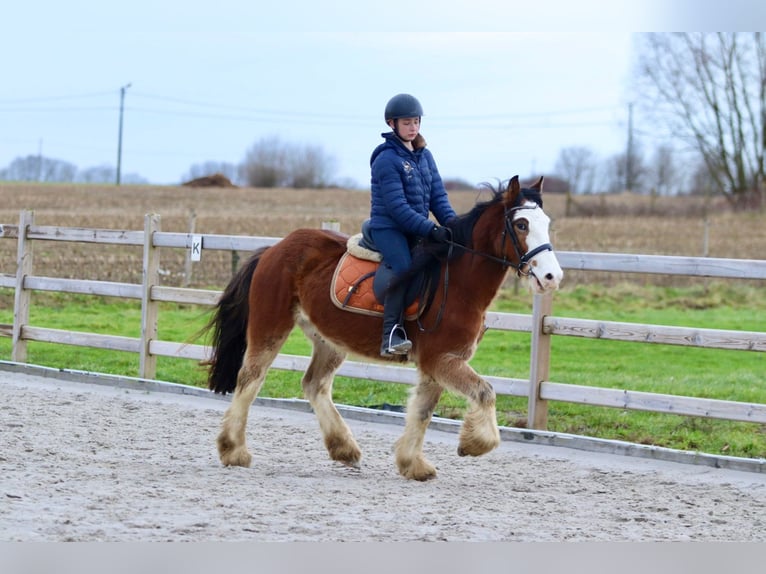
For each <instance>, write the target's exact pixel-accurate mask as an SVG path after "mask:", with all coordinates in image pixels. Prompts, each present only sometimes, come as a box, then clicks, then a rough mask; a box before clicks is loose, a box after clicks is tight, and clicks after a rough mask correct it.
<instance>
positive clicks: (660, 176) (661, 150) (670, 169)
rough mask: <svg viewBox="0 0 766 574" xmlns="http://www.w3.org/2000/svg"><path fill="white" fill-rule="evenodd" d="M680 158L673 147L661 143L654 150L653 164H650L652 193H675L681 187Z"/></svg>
mask: <svg viewBox="0 0 766 574" xmlns="http://www.w3.org/2000/svg"><path fill="white" fill-rule="evenodd" d="M677 166H678V160H677V158H676V156H675V153H674V151H673V148H672V147H670V146H669V145H661V146H659V147H658V148H657V149H655V150H654V155H653V156H652V159H651V164H650V165H649V166H648V171H649V174H650V184H651V187H652V193H656V194H657V195H674V194H676V193H678V191H679V187H680V183H681V182H680V177H679V171H678V169H677Z"/></svg>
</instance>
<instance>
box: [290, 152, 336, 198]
mask: <svg viewBox="0 0 766 574" xmlns="http://www.w3.org/2000/svg"><path fill="white" fill-rule="evenodd" d="M287 165H288V181H287V184H288V185H289V186H290V187H294V188H296V189H300V188H312V187H314V188H322V187H328V186H329V185H330V180H331V178H332V175H333V172H334V171H335V160H334V159H333V158H331V157H329V156H327V155H326V154H325V153H324V151H323V150H322V148H321V147H319V146H309V145H307V146H304V147H294V148H293V149H292V153H290V154H288V156H287Z"/></svg>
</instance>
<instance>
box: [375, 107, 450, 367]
mask: <svg viewBox="0 0 766 574" xmlns="http://www.w3.org/2000/svg"><path fill="white" fill-rule="evenodd" d="M422 116H423V108H422V106H421V105H420V102H419V101H418V100H417V99H416V98H415V97H413V96H411V95H409V94H398V95H396V96H394V97H393V98H391V99H390V100H389V101H388V104H387V105H386V110H385V114H384V117H385V120H386V123H387V124H388V126H389V127H390V128H391V130H392V131H390V132H386V133H383V134H381V135H382V137H383V138H384V139H385V141H384V142H383V143H382V144H380V145H378V146H377V147H376V148H375V150H374V151H373V152H372V157H371V158H370V166H371V175H372V177H371V191H372V194H371V209H370V219H369V224H368V225H369V231H370V235H371V238H372V241H373V243H374V244H375V248H376V249H377V250H378V251H380V252H381V253H382V255H383V265H386V266H388V267H389V268H390V269H391V270H392V271H393V274H394V277H398V276H399V275H401V274H402V273H404V272H406V271H408V270H409V268H410V266H411V264H412V257H411V254H410V250H411V249H412V247H413V245H414V243H415V241H416V240H417V239H418V238H420V237H430V238H431V239H433V240H436V241H440V242H447V241H449V238H450V233H449V230H448V229H447V228H445V227H442V225H445V224H446V223H447V222H448V221H449V220H450V219H452V218H453V217H455V210H454V209H453V208H452V205H451V204H450V201H449V198H448V197H447V191H446V190H445V189H444V184H443V183H442V179H441V176H440V175H439V170H438V169H437V168H436V163H435V162H434V158H433V156H432V155H431V152H430V151H429V150H427V149H426V141H425V139H424V138H423V136H422V135H421V134H420V118H421V117H422ZM429 213H433V215H434V216H435V217H436V220H437V221H438V222H439V224H435V223H434V222H433V221H432V220H430V219H429ZM406 287H407V286H406V285H404V284H400V285H398V286H394V287H392V288H390V289H388V291H387V292H386V295H385V299H384V302H383V306H384V311H383V341H382V344H381V347H380V354H381V356H384V357H387V356H390V355H406V354H407V353H408V352H409V351H410V349H411V348H412V342H411V341H409V340H408V339H407V333H406V332H405V330H404V321H403V315H404V307H405V297H406Z"/></svg>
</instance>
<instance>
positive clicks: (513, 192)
mask: <svg viewBox="0 0 766 574" xmlns="http://www.w3.org/2000/svg"><path fill="white" fill-rule="evenodd" d="M520 192H521V185H519V176H518V175H514V176H513V177H512V178H511V179H510V180H508V188H507V189H506V190H505V197H504V198H503V200H504V203H505V204H506V205H514V204H515V203H516V198H517V197H518V196H519V193H520Z"/></svg>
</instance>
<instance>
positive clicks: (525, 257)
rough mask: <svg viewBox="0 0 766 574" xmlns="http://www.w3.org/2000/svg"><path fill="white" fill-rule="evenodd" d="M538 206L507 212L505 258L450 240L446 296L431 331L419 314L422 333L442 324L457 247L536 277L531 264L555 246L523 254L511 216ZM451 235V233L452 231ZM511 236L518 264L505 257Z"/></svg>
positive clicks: (537, 248)
mask: <svg viewBox="0 0 766 574" xmlns="http://www.w3.org/2000/svg"><path fill="white" fill-rule="evenodd" d="M537 207H538V205H534V206H532V205H519V206H516V207H511V208H510V209H506V210H505V227H504V229H503V245H502V250H503V257H502V258H500V257H497V256H495V255H492V254H490V253H484V252H483V251H477V250H476V249H473V248H471V247H468V246H467V245H462V244H460V243H455V242H454V241H452V239H450V240H449V241H448V242H447V244H448V245H449V251H448V253H447V260H446V262H445V265H444V294H443V295H442V302H441V305H439V311H438V312H437V314H436V321H435V322H434V326H433V327H431V328H430V329H426V328H425V327H423V325H422V323H421V322H420V315H421V314H420V313H418V320H417V324H418V329H419V330H420V332H421V333H430V332H432V331H434V330H435V329H436V328H437V327H438V326H439V323H441V320H442V315H443V313H444V307H445V305H446V303H447V290H448V288H449V260H450V258H451V257H452V250H453V249H454V248H455V247H459V248H460V249H462V250H463V251H466V252H468V253H471V254H472V255H479V256H481V257H484V258H486V259H489V260H490V261H494V262H496V263H499V264H500V265H502V266H503V267H506V268H507V267H511V268H513V269H514V270H515V271H516V275H517V276H519V277H529V276H530V275H532V276H534V273H533V272H532V269H530V268H529V267H530V266H529V262H530V261H531V260H532V259H533V258H534V257H535V256H536V255H537V254H539V253H542V252H543V251H553V245H551V244H550V243H543V244H541V245H538V246H537V247H535V248H534V249H530V250H529V251H527V252H526V253H522V252H521V246H520V245H519V238H518V237H517V236H516V232H515V231H514V229H513V219H512V218H511V215H512V214H513V213H514V212H516V211H519V210H522V209H536V208H537ZM448 229H449V228H448ZM450 235H451V231H450ZM509 236H510V238H511V242H512V243H513V248H514V250H515V251H516V257H517V258H518V260H519V262H518V263H517V264H515V263H513V262H512V261H510V260H509V259H508V258H507V257H506V256H505V242H506V241H507V239H508V237H509ZM525 267H527V270H526V271H524V268H525Z"/></svg>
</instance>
